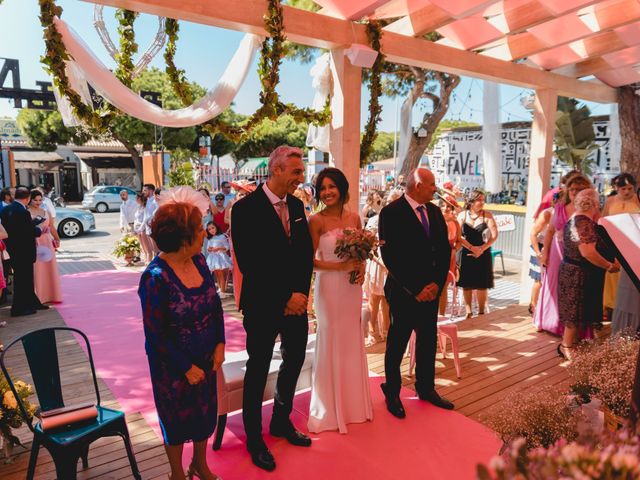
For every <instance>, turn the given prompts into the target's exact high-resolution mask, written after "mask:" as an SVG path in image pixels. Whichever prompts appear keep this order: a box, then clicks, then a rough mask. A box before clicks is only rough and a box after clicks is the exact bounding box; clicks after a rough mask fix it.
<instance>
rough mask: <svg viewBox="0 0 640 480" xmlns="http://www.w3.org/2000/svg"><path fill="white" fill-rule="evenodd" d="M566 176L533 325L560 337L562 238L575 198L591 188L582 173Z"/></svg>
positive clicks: (545, 257)
mask: <svg viewBox="0 0 640 480" xmlns="http://www.w3.org/2000/svg"><path fill="white" fill-rule="evenodd" d="M567 177H568V178H567ZM567 177H565V178H563V180H565V188H564V189H563V190H562V194H561V197H560V200H559V201H558V202H557V203H556V204H555V206H554V208H553V214H552V216H551V221H550V222H549V227H548V228H547V233H546V235H545V239H544V246H543V249H542V259H541V262H540V263H541V264H542V266H543V268H542V288H541V289H540V296H539V298H538V304H537V305H536V310H535V313H534V316H533V324H534V325H535V326H536V327H537V329H538V330H539V331H543V330H544V331H546V332H549V333H553V334H554V335H559V336H562V333H563V332H564V325H563V324H562V323H560V315H559V313H558V272H559V270H560V263H561V262H562V251H563V248H564V245H563V240H562V235H563V232H564V226H565V225H566V223H567V221H568V220H569V217H571V215H573V212H574V211H575V207H574V205H573V201H574V199H575V198H576V195H577V194H578V192H580V191H582V190H584V189H586V188H591V182H590V181H589V179H588V178H587V177H585V176H584V175H582V174H581V173H577V172H573V173H570V174H567ZM582 335H584V337H583V338H590V337H591V331H590V330H585V331H584V332H582Z"/></svg>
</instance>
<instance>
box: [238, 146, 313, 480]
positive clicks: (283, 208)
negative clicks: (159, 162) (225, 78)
mask: <svg viewBox="0 0 640 480" xmlns="http://www.w3.org/2000/svg"><path fill="white" fill-rule="evenodd" d="M304 170H305V169H304V163H302V151H301V150H300V149H298V148H292V147H287V146H281V147H278V148H276V149H275V150H274V151H273V153H272V154H271V156H270V157H269V180H268V181H267V182H266V183H264V184H262V185H260V186H259V187H258V188H257V189H256V190H255V191H254V192H253V193H251V194H250V195H248V196H246V197H244V198H243V199H241V200H239V201H238V202H237V203H235V204H234V205H233V209H232V210H231V212H232V213H231V225H232V227H231V228H232V234H231V238H232V240H233V248H234V253H235V255H236V259H237V261H238V266H239V267H240V271H241V272H242V276H243V279H242V291H241V294H240V310H241V311H242V313H243V315H244V322H243V323H244V329H245V330H246V332H247V353H248V354H249V360H248V361H247V365H246V369H247V370H246V373H245V376H244V396H243V399H242V418H243V421H244V429H245V432H246V434H247V449H248V450H249V453H250V454H251V459H252V460H253V463H254V464H256V465H257V466H258V467H260V468H263V469H265V470H268V471H271V470H273V469H275V468H276V463H275V460H274V458H273V455H271V452H270V451H269V449H268V448H267V445H266V444H265V442H264V440H263V438H262V397H263V395H264V388H265V385H266V381H267V375H268V373H269V365H270V363H271V359H272V356H273V348H274V344H275V340H276V337H277V336H278V335H280V340H281V347H280V351H281V354H282V365H281V366H280V372H279V373H278V381H277V384H276V393H275V398H274V405H273V416H272V418H271V424H270V428H269V431H270V433H271V435H274V436H277V437H284V438H286V439H287V440H288V441H289V443H291V444H293V445H297V446H305V447H308V446H310V445H311V440H310V439H309V438H308V437H307V436H305V435H304V434H302V433H300V432H299V431H297V430H296V428H295V427H294V425H293V423H291V420H290V419H289V415H290V414H291V410H292V407H293V396H294V394H295V388H296V383H297V382H298V376H299V375H300V370H301V369H302V365H303V363H304V358H305V353H306V347H307V333H308V328H309V327H308V318H307V302H308V295H309V285H310V283H311V273H312V271H313V244H312V241H311V236H310V234H309V229H308V227H307V219H306V215H305V211H304V205H303V203H302V202H301V201H300V200H298V199H297V198H296V197H294V196H293V195H292V194H293V192H294V191H295V190H296V188H297V187H298V185H299V184H301V183H302V182H304Z"/></svg>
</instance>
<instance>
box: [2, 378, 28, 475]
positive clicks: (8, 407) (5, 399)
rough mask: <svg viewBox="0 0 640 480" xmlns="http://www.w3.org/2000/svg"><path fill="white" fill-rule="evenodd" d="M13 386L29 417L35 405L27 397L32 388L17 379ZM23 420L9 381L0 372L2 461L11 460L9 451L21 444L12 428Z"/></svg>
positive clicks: (19, 424)
mask: <svg viewBox="0 0 640 480" xmlns="http://www.w3.org/2000/svg"><path fill="white" fill-rule="evenodd" d="M13 385H14V387H15V388H16V391H17V392H18V395H19V396H20V398H21V399H22V403H23V404H24V406H25V408H26V409H27V413H28V414H29V416H30V417H33V415H34V414H35V412H36V406H35V405H31V404H30V403H29V401H28V400H27V398H28V397H29V396H31V395H32V394H33V388H31V385H29V384H28V383H25V382H23V381H22V380H18V381H15V382H14V384H13ZM23 422H24V418H23V416H22V413H21V412H20V407H19V406H18V400H17V399H16V397H15V395H14V394H13V392H12V391H11V388H10V387H9V382H8V381H7V379H6V378H5V377H4V375H3V374H2V372H0V446H1V448H2V453H3V454H4V462H5V463H10V462H11V452H12V451H13V447H15V446H16V445H22V444H21V443H20V440H19V439H18V437H17V436H15V435H14V434H13V430H14V429H16V428H20V427H21V426H22V424H23Z"/></svg>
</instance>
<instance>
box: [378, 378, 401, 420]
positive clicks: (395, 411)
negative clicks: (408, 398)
mask: <svg viewBox="0 0 640 480" xmlns="http://www.w3.org/2000/svg"><path fill="white" fill-rule="evenodd" d="M380 388H381V389H382V392H383V393H384V399H385V403H386V404H387V410H389V413H391V415H393V416H394V417H396V418H405V417H406V416H407V414H406V412H405V411H404V407H403V406H402V402H401V401H400V397H399V396H398V395H394V396H393V397H390V396H389V395H387V385H386V384H385V383H381V384H380Z"/></svg>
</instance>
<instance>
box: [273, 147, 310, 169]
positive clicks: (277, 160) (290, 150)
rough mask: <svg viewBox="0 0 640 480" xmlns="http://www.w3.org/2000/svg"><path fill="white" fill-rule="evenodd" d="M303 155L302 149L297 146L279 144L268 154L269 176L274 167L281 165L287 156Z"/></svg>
mask: <svg viewBox="0 0 640 480" xmlns="http://www.w3.org/2000/svg"><path fill="white" fill-rule="evenodd" d="M303 156H304V153H303V151H302V150H301V149H299V148H297V147H290V146H288V145H281V146H279V147H278V148H276V149H275V150H274V151H273V152H271V155H269V176H271V175H272V174H273V170H274V168H276V167H282V166H283V165H284V162H285V160H286V159H287V158H289V157H300V158H302V157H303Z"/></svg>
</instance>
